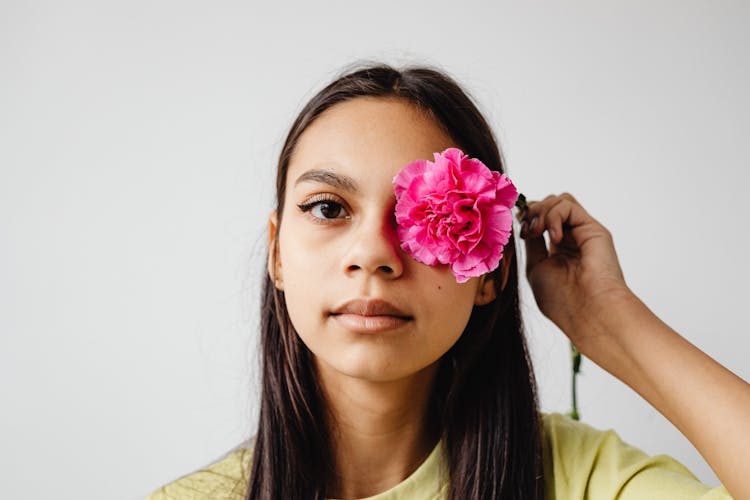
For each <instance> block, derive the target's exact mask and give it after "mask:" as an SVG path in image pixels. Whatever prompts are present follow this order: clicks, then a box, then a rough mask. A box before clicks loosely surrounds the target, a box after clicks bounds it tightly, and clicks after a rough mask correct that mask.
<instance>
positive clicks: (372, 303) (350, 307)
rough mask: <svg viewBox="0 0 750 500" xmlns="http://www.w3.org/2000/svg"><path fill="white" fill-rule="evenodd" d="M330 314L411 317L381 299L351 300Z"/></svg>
mask: <svg viewBox="0 0 750 500" xmlns="http://www.w3.org/2000/svg"><path fill="white" fill-rule="evenodd" d="M331 314H358V315H360V316H396V317H398V318H405V319H411V316H409V315H408V314H406V313H405V312H403V311H402V310H401V309H399V308H398V307H396V306H394V305H393V304H391V303H390V302H388V301H387V300H383V299H353V300H349V301H347V302H345V303H343V304H342V305H340V306H338V307H336V308H335V309H334V310H333V311H331Z"/></svg>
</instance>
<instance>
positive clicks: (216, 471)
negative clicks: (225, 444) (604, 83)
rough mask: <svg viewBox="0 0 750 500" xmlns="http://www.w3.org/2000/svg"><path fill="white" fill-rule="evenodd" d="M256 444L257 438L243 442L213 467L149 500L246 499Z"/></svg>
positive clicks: (166, 487) (182, 479)
mask: <svg viewBox="0 0 750 500" xmlns="http://www.w3.org/2000/svg"><path fill="white" fill-rule="evenodd" d="M254 444H255V440H254V438H253V439H249V440H247V441H245V442H243V443H242V444H240V445H238V446H237V447H235V448H233V449H232V450H230V451H228V452H227V453H225V454H224V455H222V456H221V457H219V458H218V459H216V460H214V461H213V462H211V463H210V464H209V465H207V466H205V467H202V468H201V469H199V470H197V471H194V472H191V473H189V474H186V475H184V476H182V477H180V478H178V479H175V480H174V481H172V482H170V483H168V484H165V485H164V486H162V487H161V488H159V489H158V490H156V491H154V492H153V493H151V495H149V496H148V499H147V500H171V499H180V500H208V499H212V500H213V499H217V500H230V499H231V500H235V499H236V500H241V499H244V498H245V493H246V492H247V484H248V481H249V477H248V474H249V473H250V472H249V471H250V462H251V460H252V456H253V447H254Z"/></svg>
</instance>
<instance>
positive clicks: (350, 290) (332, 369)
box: [268, 98, 750, 498]
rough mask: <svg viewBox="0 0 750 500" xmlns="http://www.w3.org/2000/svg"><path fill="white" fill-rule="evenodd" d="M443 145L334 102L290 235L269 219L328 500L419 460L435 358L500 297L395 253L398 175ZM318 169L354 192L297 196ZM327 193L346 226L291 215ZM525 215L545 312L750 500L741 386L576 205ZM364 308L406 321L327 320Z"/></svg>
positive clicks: (395, 110)
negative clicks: (318, 411) (331, 458)
mask: <svg viewBox="0 0 750 500" xmlns="http://www.w3.org/2000/svg"><path fill="white" fill-rule="evenodd" d="M451 145H454V144H452V141H451V139H450V138H449V137H446V136H445V135H444V133H443V132H442V131H441V130H440V128H439V127H438V126H437V125H436V124H435V123H433V122H431V121H430V120H429V119H428V118H426V117H424V116H422V115H420V114H419V113H417V112H416V111H415V110H414V109H413V108H412V107H410V106H409V105H406V104H404V103H402V102H399V101H392V100H383V99H374V98H357V99H354V100H353V101H348V102H345V103H342V104H337V105H336V106H334V107H333V108H331V109H329V110H328V111H326V112H325V113H324V114H323V115H321V116H320V117H319V118H318V119H317V120H316V122H314V123H313V124H312V125H311V127H310V128H309V129H308V130H307V131H305V133H304V134H303V135H302V137H301V140H300V144H299V146H298V148H297V151H296V153H295V156H294V158H293V159H292V163H291V165H290V170H289V175H288V177H287V190H288V197H287V200H286V202H285V206H284V217H283V223H282V224H281V225H280V226H279V225H278V221H277V218H276V215H275V214H273V213H272V214H271V217H270V219H269V239H270V242H271V243H273V242H274V240H275V239H276V238H278V242H279V254H278V255H271V256H270V257H269V262H268V270H269V273H270V274H271V276H272V277H273V278H276V279H278V284H277V286H278V287H279V288H280V289H283V290H284V291H285V295H286V299H287V305H288V308H289V313H290V316H291V317H292V321H293V323H294V326H295V328H296V329H297V330H298V332H299V335H300V337H301V338H302V340H303V341H304V342H305V344H307V346H308V347H309V348H310V350H311V351H312V352H313V353H314V355H315V362H316V366H317V367H318V370H319V374H320V377H321V381H322V383H323V386H324V389H325V391H326V394H327V397H328V398H329V400H330V402H331V406H332V410H333V412H334V413H335V415H336V422H334V423H333V430H334V440H335V442H334V449H335V455H336V457H335V458H336V460H337V464H338V471H339V477H338V480H339V481H338V484H337V486H336V488H335V490H334V492H333V495H332V496H334V497H336V498H361V497H366V496H371V495H375V494H377V493H380V492H382V491H385V490H387V489H389V488H391V487H393V486H395V485H396V484H398V483H399V482H401V481H402V480H403V479H405V478H406V477H407V476H408V475H409V474H410V473H411V472H413V471H414V470H415V469H416V467H418V465H419V464H420V463H421V462H422V461H423V460H424V458H425V457H426V456H427V454H428V453H429V451H430V450H431V449H432V447H433V446H434V444H435V442H436V440H437V436H435V435H433V434H432V433H430V431H429V427H428V425H427V418H426V410H425V409H426V400H425V397H426V395H427V394H429V388H430V386H431V384H432V381H433V380H434V375H435V368H436V361H437V360H438V359H439V358H440V356H441V355H442V354H443V353H445V352H446V351H447V350H448V349H449V348H450V346H451V345H453V343H454V342H455V341H456V340H457V339H458V336H459V335H460V333H461V331H462V329H463V326H464V325H465V324H466V321H467V320H468V317H469V314H470V312H471V308H472V307H473V305H474V304H481V303H486V302H487V301H490V300H494V298H495V297H494V295H493V293H492V286H491V282H490V281H487V282H486V283H485V284H484V285H483V286H480V283H479V280H478V279H477V278H474V279H472V280H469V281H468V282H467V283H464V284H458V283H456V282H455V279H454V278H453V276H452V274H451V273H450V271H449V270H448V268H447V266H435V267H432V266H426V265H423V264H420V263H418V262H416V261H414V260H413V259H411V258H410V257H409V256H407V255H405V254H404V253H403V252H402V251H401V250H400V249H399V247H398V244H397V238H396V233H395V225H394V221H393V219H392V213H393V207H394V204H395V198H394V197H393V188H392V184H391V179H392V177H393V175H395V173H396V172H397V171H398V169H400V168H401V167H402V166H403V165H405V164H406V163H408V162H410V161H412V160H415V159H417V158H423V159H428V160H431V159H432V152H434V151H442V150H443V149H445V148H446V147H449V146H451ZM322 161H328V162H336V164H335V165H332V164H328V165H327V166H326V167H325V168H327V169H329V170H334V171H335V172H338V173H345V174H347V175H349V176H351V177H352V178H353V179H354V180H355V181H356V183H357V184H358V185H359V188H360V190H359V192H358V193H356V194H353V193H348V192H344V191H341V190H337V189H334V188H332V187H331V186H328V185H325V184H313V183H307V182H305V183H302V184H300V185H297V186H295V185H294V181H295V179H296V178H297V177H298V176H299V175H300V174H301V173H302V172H303V171H305V170H307V169H310V168H321V167H320V166H319V165H318V163H319V162H322ZM316 165H318V166H316ZM324 192H325V193H330V194H332V195H337V196H339V197H341V198H342V200H340V201H343V202H345V203H344V206H345V209H346V212H347V214H348V215H350V216H351V218H350V219H344V220H342V221H336V223H334V224H331V225H320V224H316V223H315V222H313V219H311V218H310V217H309V216H310V214H303V213H301V212H300V211H299V210H298V209H297V207H296V203H302V202H304V201H305V200H306V199H308V198H309V197H310V196H311V195H313V194H316V193H324ZM518 215H519V217H520V218H521V220H523V221H524V223H523V225H522V231H521V237H522V238H523V239H524V245H525V249H526V262H527V265H526V277H527V279H528V281H529V284H530V285H531V288H532V291H533V292H534V297H535V300H536V303H537V305H538V306H539V309H540V310H541V311H542V313H543V314H544V315H545V316H547V317H548V318H549V319H550V320H552V321H553V322H554V323H555V324H556V325H557V326H558V327H559V328H560V330H562V332H563V333H564V334H565V335H566V336H567V337H568V338H569V339H570V340H571V341H572V342H573V344H574V345H575V346H576V347H577V348H578V349H579V350H580V351H581V352H582V353H583V354H584V355H585V356H586V357H588V358H589V359H591V360H592V361H594V362H595V363H597V364H598V365H599V366H601V367H602V368H603V369H605V370H607V371H608V372H609V373H611V374H612V375H614V376H615V377H617V378H619V379H620V380H622V381H623V382H624V383H625V384H627V385H628V386H630V387H631V388H632V389H633V390H635V391H636V392H637V393H638V394H640V395H641V396H642V397H644V398H645V399H646V400H647V401H648V402H649V403H650V404H652V405H653V406H654V407H655V408H656V409H657V410H658V411H660V412H661V413H662V414H663V415H664V416H665V417H666V418H667V419H669V420H670V421H671V422H672V423H673V424H674V425H675V426H676V427H677V428H678V429H679V430H680V431H681V432H682V433H683V434H684V435H685V436H686V437H687V438H688V439H689V440H690V441H691V442H692V443H693V445H694V446H695V447H696V449H697V450H698V451H699V452H700V453H701V454H702V455H703V457H704V458H705V459H706V461H707V462H708V463H709V464H710V465H711V467H712V468H713V470H714V471H715V472H716V475H717V476H718V477H719V479H720V480H721V482H722V484H723V485H724V486H725V487H726V488H727V490H728V491H729V492H730V494H732V496H733V497H734V498H750V479H749V478H750V476H748V475H747V474H746V471H748V470H750V425H748V422H750V385H749V384H747V382H745V381H744V380H742V379H741V378H739V377H737V376H736V375H735V374H733V373H732V372H731V371H729V370H727V369H726V368H724V367H723V366H722V365H720V364H719V363H717V362H716V361H715V360H713V359H712V358H710V357H709V356H708V355H706V354H705V353H703V352H702V351H700V350H699V349H698V348H697V347H695V346H694V345H692V344H691V343H690V342H688V341H687V340H686V339H685V338H683V337H682V336H680V335H679V334H678V333H677V332H676V331H674V330H673V329H672V328H670V327H669V326H668V325H666V324H665V323H664V322H662V321H661V320H660V319H659V318H658V317H657V316H656V315H655V314H654V313H653V312H652V311H651V310H650V309H649V308H648V307H647V306H646V305H645V304H644V303H643V302H642V301H641V300H640V299H639V298H638V297H637V296H636V295H635V294H634V293H633V292H632V291H631V290H630V289H629V288H628V286H627V285H626V283H625V280H624V276H623V273H622V269H621V267H620V264H619V261H618V259H617V254H616V252H615V247H614V243H613V239H612V235H611V234H610V232H609V231H608V230H607V229H606V228H605V227H604V226H603V225H602V224H601V223H600V222H598V221H597V220H596V219H594V218H593V217H592V216H591V215H589V214H588V213H587V212H586V210H585V209H584V208H583V207H582V206H581V205H580V203H579V202H578V201H577V200H576V199H575V198H574V197H573V196H572V195H570V194H568V193H563V194H561V195H550V196H547V197H546V198H544V199H543V200H541V201H533V200H532V201H529V209H528V210H527V211H525V212H519V214H518ZM544 232H547V234H548V237H549V244H548V243H547V242H546V241H545V238H544V236H543V233H544ZM507 260H508V259H503V261H502V262H503V264H502V265H503V266H506V265H507V264H506V261H507ZM505 274H506V275H507V267H505ZM362 296H374V297H384V298H387V299H388V300H390V301H392V302H393V303H395V304H396V305H397V306H398V307H400V308H402V309H404V310H405V311H407V312H408V313H409V314H411V315H413V316H414V321H413V322H411V323H410V324H408V325H407V326H405V327H404V328H403V329H402V330H399V331H398V332H396V333H386V334H378V335H362V334H354V333H352V332H347V331H345V330H343V329H342V328H341V327H340V326H337V325H335V324H332V322H331V321H330V319H329V318H328V317H327V312H328V311H329V310H330V309H331V308H332V307H334V306H335V305H337V304H340V303H341V302H343V301H344V300H346V299H349V298H354V297H362ZM698 396H699V397H698ZM717 422H718V423H720V425H717Z"/></svg>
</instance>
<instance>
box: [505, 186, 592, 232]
mask: <svg viewBox="0 0 750 500" xmlns="http://www.w3.org/2000/svg"><path fill="white" fill-rule="evenodd" d="M527 203H528V207H529V208H528V210H526V211H525V212H524V213H519V218H520V219H521V220H523V221H524V222H525V224H522V225H521V237H522V238H539V237H541V236H542V234H543V233H544V231H545V230H546V231H547V233H548V234H549V239H550V243H553V244H558V243H559V242H560V241H561V240H562V237H563V235H564V233H563V225H564V224H565V225H566V226H570V227H576V226H578V225H581V224H584V223H586V222H589V221H591V217H590V216H589V215H588V213H586V211H585V210H584V209H583V207H581V205H580V204H579V203H578V201H577V200H576V199H575V198H574V197H573V195H571V194H569V193H562V194H561V195H559V196H554V195H549V196H547V197H546V198H544V199H543V200H542V201H530V202H527Z"/></svg>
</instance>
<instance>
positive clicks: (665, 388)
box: [566, 294, 750, 498]
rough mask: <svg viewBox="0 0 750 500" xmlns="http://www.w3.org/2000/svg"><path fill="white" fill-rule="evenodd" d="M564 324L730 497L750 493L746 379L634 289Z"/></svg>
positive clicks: (583, 349)
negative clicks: (693, 452)
mask: <svg viewBox="0 0 750 500" xmlns="http://www.w3.org/2000/svg"><path fill="white" fill-rule="evenodd" d="M569 328H570V331H571V332H575V334H574V335H571V338H572V339H573V341H574V344H575V345H576V347H578V349H579V350H580V351H581V352H582V353H583V354H584V355H585V356H587V357H588V358H590V359H591V360H593V361H594V362H596V363H597V364H598V365H599V366H601V367H602V368H604V369H605V370H607V371H608V372H609V373H611V374H612V375H614V376H615V377H617V378H618V379H620V380H622V381H623V382H625V383H626V384H627V385H628V386H630V387H631V388H632V389H633V390H635V391H636V392H637V393H638V394H640V395H641V396H642V397H643V398H644V399H646V400H647V401H648V402H649V403H650V404H651V405H653V406H654V407H655V408H656V409H657V410H659V412H661V413H662V415H664V416H665V417H666V418H667V419H668V420H669V421H670V422H672V423H673V424H674V425H675V427H677V428H678V429H679V430H680V431H681V432H682V433H683V434H684V435H685V436H686V437H687V438H688V439H689V440H690V442H691V443H693V445H694V446H695V448H696V449H697V450H698V451H699V452H700V453H701V455H702V456H703V457H704V458H705V459H706V461H707V462H708V463H709V465H710V466H711V468H712V469H713V470H714V472H715V473H716V475H717V476H718V477H719V479H720V480H721V482H722V484H723V485H724V486H725V487H726V488H727V490H729V492H730V493H731V494H732V495H733V496H734V497H735V498H750V477H749V476H748V475H747V471H749V470H750V384H748V383H747V382H745V381H743V380H742V379H741V378H739V377H738V376H736V375H735V374H733V373H732V372H731V371H729V370H727V369H726V368H724V367H723V366H722V365H720V364H719V363H717V362H716V361H714V360H713V359H712V358H711V357H709V356H708V355H707V354H705V353H703V352H702V351H701V350H700V349H698V348H697V347H695V346H694V345H693V344H691V343H690V342H688V341H687V340H686V339H685V338H683V337H682V336H680V335H679V334H678V333H677V332H675V331H674V330H673V329H672V328H670V327H669V326H668V325H666V324H665V323H664V322H663V321H661V320H660V319H659V318H658V317H657V316H656V315H655V314H653V312H652V311H651V310H650V309H648V307H647V306H646V305H645V304H644V303H643V302H642V301H641V300H640V299H638V298H637V297H636V296H635V295H633V294H623V295H622V296H620V297H618V298H617V299H613V300H610V301H608V302H607V303H606V304H602V305H601V306H599V307H597V308H596V310H593V311H591V314H587V315H586V316H585V318H583V319H581V321H579V322H578V323H577V324H575V325H570V327H569ZM567 331H568V330H566V332H567Z"/></svg>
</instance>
